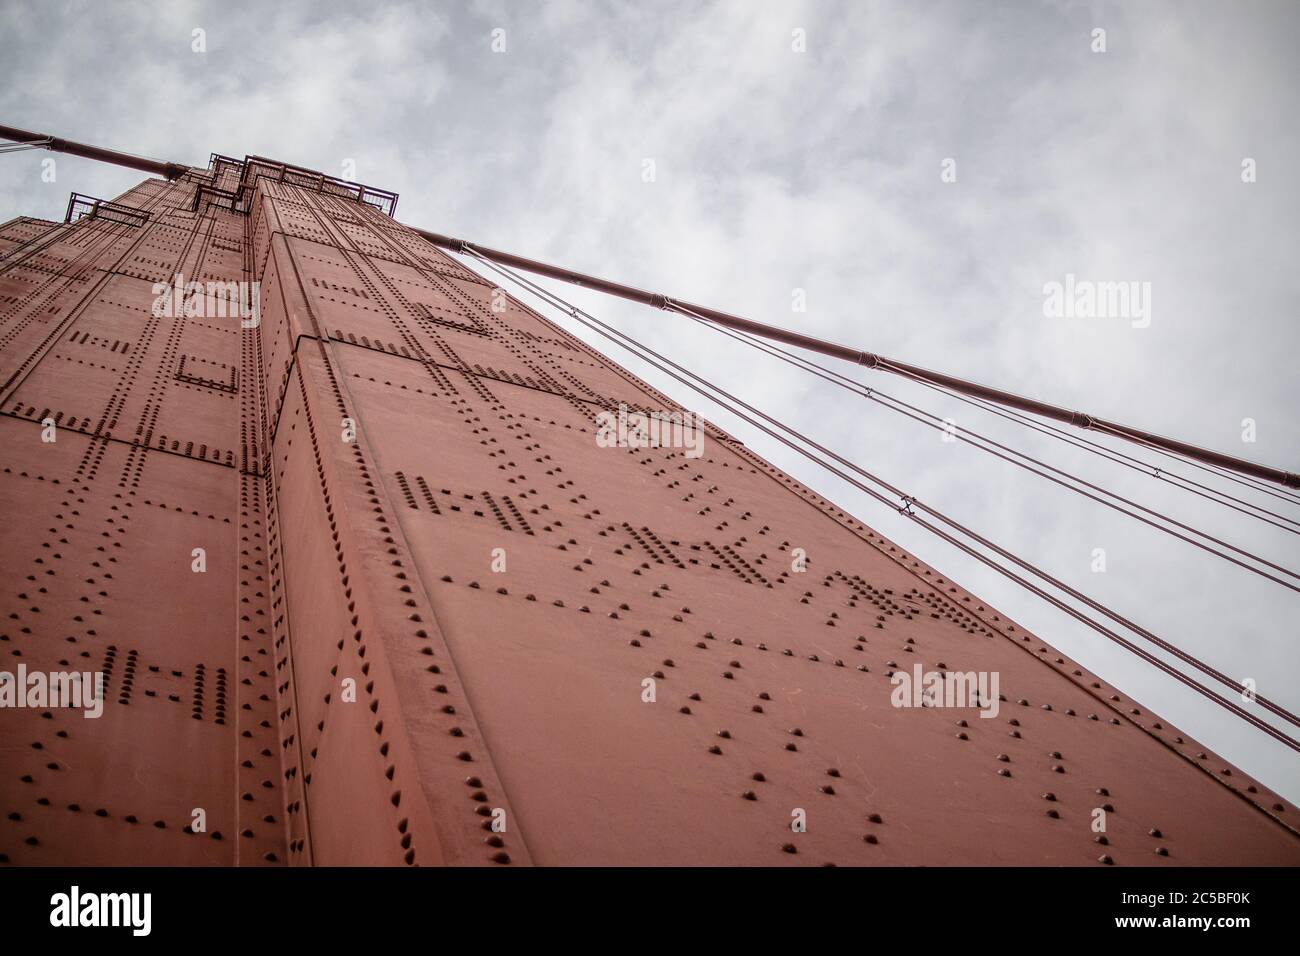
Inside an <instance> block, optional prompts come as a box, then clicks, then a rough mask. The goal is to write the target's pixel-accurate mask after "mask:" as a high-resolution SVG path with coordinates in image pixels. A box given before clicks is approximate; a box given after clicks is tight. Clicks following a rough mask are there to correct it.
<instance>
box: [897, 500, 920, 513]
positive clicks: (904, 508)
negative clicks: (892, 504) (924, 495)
mask: <svg viewBox="0 0 1300 956" xmlns="http://www.w3.org/2000/svg"><path fill="white" fill-rule="evenodd" d="M901 500H902V504H901V505H899V507H898V513H899V514H903V515H913V516H915V514H916V512H915V511H913V510H912V501H913V499H912V498H911V497H910V496H908V495H903V497H902V499H901Z"/></svg>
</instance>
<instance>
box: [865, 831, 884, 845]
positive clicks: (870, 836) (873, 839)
mask: <svg viewBox="0 0 1300 956" xmlns="http://www.w3.org/2000/svg"><path fill="white" fill-rule="evenodd" d="M862 842H863V843H870V844H871V845H873V846H874V845H875V844H877V843H879V842H880V841H879V840H877V839H876V835H875V834H874V833H868V834H867V835H866V836H864V837H863V838H862Z"/></svg>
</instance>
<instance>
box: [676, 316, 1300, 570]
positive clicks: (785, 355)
mask: <svg viewBox="0 0 1300 956" xmlns="http://www.w3.org/2000/svg"><path fill="white" fill-rule="evenodd" d="M687 314H690V313H687ZM692 317H693V318H696V321H698V322H700V323H701V324H703V325H707V326H708V327H709V328H712V329H714V330H716V331H718V332H721V333H722V334H724V335H727V336H730V337H731V338H734V339H738V340H740V341H742V342H744V344H746V345H750V346H752V347H753V348H757V349H759V350H760V351H762V352H766V353H767V354H769V355H772V356H773V357H775V358H778V359H781V360H782V361H784V362H786V363H787V364H790V365H794V366H795V367H796V368H802V369H803V370H804V371H808V372H812V373H813V374H814V375H817V376H818V377H819V378H823V379H825V380H826V381H829V382H831V383H832V384H834V385H838V386H840V387H841V388H844V389H846V390H848V391H851V392H853V393H855V394H857V395H861V396H862V397H864V398H867V399H870V400H872V401H875V402H877V403H878V404H880V405H883V406H884V407H886V408H889V409H891V410H892V411H896V412H899V413H900V414H902V415H905V416H906V417H908V418H911V419H913V420H915V421H919V422H921V423H922V424H924V425H927V426H929V427H932V428H937V429H939V430H941V431H943V430H945V424H946V423H945V420H944V419H942V418H940V417H939V416H938V415H935V414H934V413H933V412H928V411H926V410H925V409H923V408H918V407H917V406H915V405H911V404H909V403H907V402H904V401H903V400H902V399H898V398H894V397H893V396H890V395H887V394H886V393H884V392H882V391H881V390H880V389H878V388H868V387H867V386H864V385H861V384H859V383H858V382H855V381H853V380H852V379H850V378H846V377H845V376H842V375H838V374H837V373H835V372H832V371H831V370H829V369H826V368H825V367H824V366H821V365H818V364H817V363H816V362H812V361H809V360H808V359H804V358H803V357H802V356H799V355H796V354H794V353H792V352H788V351H786V350H785V349H782V348H780V347H778V346H773V345H769V344H768V343H766V342H763V341H761V340H758V339H754V338H752V337H750V336H748V335H747V334H746V333H744V332H738V333H737V332H731V331H730V330H728V329H725V328H722V327H720V326H716V325H714V324H713V323H711V322H709V321H708V320H707V319H706V318H704V317H703V316H698V317H697V316H693V315H692ZM742 336H743V338H742ZM778 353H779V354H778ZM823 373H827V374H823ZM831 376H834V377H831ZM926 418H928V419H932V421H925V419H926ZM966 436H974V438H977V439H979V441H981V442H985V443H987V446H991V447H987V446H986V445H981V444H979V443H978V442H976V441H972V440H971V439H970V438H968V437H966ZM953 437H954V438H956V439H958V440H960V441H963V442H965V443H967V444H969V445H971V446H972V447H975V448H979V449H980V450H981V451H985V452H988V453H989V454H991V455H993V456H994V457H996V458H1001V459H1002V460H1003V461H1007V462H1010V463H1011V464H1013V465H1016V466H1017V467H1019V468H1023V469H1025V470H1026V471H1028V472H1030V473H1032V474H1035V475H1038V476H1039V477H1042V478H1046V479H1047V480H1048V481H1051V482H1053V483H1055V484H1058V485H1060V486H1061V487H1063V488H1068V489H1070V490H1071V491H1074V492H1076V493H1077V494H1080V495H1083V496H1084V497H1085V498H1089V499H1091V500H1092V501H1096V502H1098V503H1099V504H1102V505H1105V506H1106V507H1108V508H1111V509H1112V510H1114V511H1118V512H1119V513H1120V514H1123V515H1126V516H1128V517H1131V518H1134V519H1135V520H1137V521H1140V522H1142V523H1143V524H1146V525H1149V526H1151V527H1153V528H1156V529H1157V530H1160V531H1163V532H1165V533H1166V534H1169V535H1171V536H1173V537H1175V538H1178V539H1179V540H1180V541H1185V542H1187V543H1188V544H1191V545H1193V546H1195V547H1197V548H1200V549H1201V550H1203V551H1208V552H1209V553H1210V554H1213V555H1215V556H1216V557H1219V558H1222V559H1223V560H1225V561H1229V562H1231V563H1233V564H1235V565H1237V566H1238V567H1241V568H1244V569H1245V570H1247V571H1250V572H1251V573H1253V574H1258V575H1259V576H1260V577H1263V578H1267V579H1268V580H1270V581H1273V582H1274V583H1276V584H1281V585H1282V586H1283V587H1287V588H1290V589H1291V590H1293V591H1296V592H1298V593H1300V587H1296V586H1295V585H1292V584H1289V583H1287V582H1286V581H1282V580H1279V579H1278V578H1275V577H1274V576H1273V575H1271V574H1268V573H1266V572H1263V571H1260V570H1259V569H1258V568H1253V567H1251V566H1250V565H1248V564H1245V563H1244V562H1241V561H1238V560H1236V559H1235V558H1232V557H1231V556H1229V555H1226V554H1224V553H1223V552H1221V551H1217V550H1215V549H1214V548H1211V547H1208V546H1207V545H1204V544H1202V543H1201V542H1199V541H1193V540H1192V539H1190V538H1188V537H1186V536H1185V535H1181V534H1179V533H1178V532H1176V531H1173V530H1171V529H1169V528H1167V527H1165V526H1164V525H1160V524H1156V523H1155V522H1153V521H1151V520H1149V519H1147V518H1143V517H1142V516H1141V515H1138V514H1135V513H1133V512H1131V511H1128V510H1126V509H1124V508H1121V507H1119V506H1118V505H1115V504H1113V503H1111V502H1109V501H1104V500H1103V499H1101V498H1098V497H1097V496H1096V495H1093V494H1089V493H1088V492H1087V491H1084V490H1083V489H1082V488H1078V487H1075V486H1074V485H1070V484H1067V483H1066V482H1064V481H1062V480H1061V479H1059V478H1055V477H1053V476H1052V475H1049V474H1047V473H1046V472H1043V471H1040V470H1038V469H1037V468H1033V467H1031V466H1030V465H1027V464H1024V462H1022V461H1016V460H1014V459H1012V458H1010V457H1008V455H1015V456H1016V457H1018V458H1021V459H1024V461H1025V462H1032V463H1033V464H1034V465H1039V466H1041V467H1042V468H1046V469H1047V470H1048V471H1051V472H1054V473H1055V474H1057V475H1062V476H1064V477H1066V478H1069V479H1070V480H1071V481H1076V482H1078V483H1079V484H1080V485H1082V486H1084V487H1085V488H1090V489H1092V490H1093V491H1096V492H1099V493H1100V494H1104V495H1109V496H1110V497H1112V498H1114V499H1115V500H1116V501H1121V502H1123V503H1124V504H1127V505H1131V506H1132V507H1134V508H1137V509H1138V510H1139V511H1143V512H1145V513H1146V514H1149V515H1153V516H1155V517H1157V518H1160V519H1161V520H1163V521H1168V522H1169V523H1170V524H1172V525H1174V526H1176V527H1179V528H1182V529H1183V530H1185V531H1188V532H1191V533H1192V534H1196V535H1199V536H1201V537H1202V538H1205V539H1206V540H1207V541H1212V542H1214V543H1215V544H1219V545H1222V546H1223V547H1225V548H1228V549H1229V550H1231V551H1235V552H1236V553H1237V554H1240V555H1243V556H1244V557H1247V558H1250V559H1251V560H1253V561H1257V562H1259V563H1260V564H1263V565H1265V566H1267V567H1270V568H1273V569H1274V570H1276V571H1280V572H1281V573H1283V574H1286V575H1289V576H1290V577H1293V578H1296V579H1300V574H1297V573H1296V572H1295V571H1292V570H1291V569H1289V568H1285V567H1283V566H1281V565H1279V564H1275V563H1273V562H1271V561H1269V560H1267V559H1265V558H1262V557H1260V556H1259V555H1257V554H1254V553H1253V552H1250V551H1246V550H1244V549H1242V548H1239V547H1237V546H1236V545H1233V544H1229V543H1228V542H1226V541H1223V540H1221V539H1219V538H1216V537H1214V536H1213V535H1211V534H1208V533H1206V532H1204V531H1201V530H1200V529H1198V528H1193V527H1192V526H1190V525H1187V524H1184V523H1183V522H1181V521H1178V520H1177V519H1175V518H1172V517H1170V516H1168V515H1166V514H1163V513H1162V512H1159V511H1155V510H1153V509H1151V508H1147V507H1146V506H1144V505H1141V504H1138V503H1137V502H1135V501H1132V500H1130V499H1128V498H1125V497H1124V496H1122V495H1119V494H1116V493H1115V492H1113V491H1109V490H1107V489H1105V488H1102V487H1100V486H1098V485H1095V484H1093V483H1091V482H1089V481H1086V480H1085V479H1083V478H1081V477H1079V476H1078V475H1074V474H1071V473H1070V472H1067V471H1064V470H1062V469H1060V468H1056V467H1054V466H1052V465H1049V464H1047V463H1046V462H1044V461H1041V460H1039V459H1037V458H1034V457H1033V456H1031V455H1027V454H1025V453H1024V452H1020V451H1017V450H1016V449H1014V448H1010V447H1008V446H1007V445H1003V444H1001V443H1000V442H997V441H995V440H993V439H992V438H989V437H987V436H985V435H981V434H980V433H979V432H976V431H973V430H971V429H967V428H963V429H960V430H956V431H955V432H954V435H953ZM994 449H999V450H994ZM1003 452H1006V453H1007V454H1003ZM1210 500H1215V499H1210ZM1228 507H1233V506H1231V505H1228ZM1233 510H1236V511H1241V510H1242V509H1240V508H1234V509H1233ZM1243 514H1247V515H1249V514H1250V513H1249V512H1243ZM1250 516H1251V517H1255V518H1259V520H1261V521H1264V522H1266V523H1267V524H1271V525H1275V526H1276V527H1278V528H1281V529H1282V530H1283V531H1292V529H1290V528H1286V527H1283V526H1282V525H1279V524H1277V523H1276V522H1274V521H1269V520H1268V519H1267V518H1262V517H1259V516H1258V515H1250ZM1292 533H1295V534H1300V531H1292Z"/></svg>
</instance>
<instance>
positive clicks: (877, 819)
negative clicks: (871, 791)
mask: <svg viewBox="0 0 1300 956" xmlns="http://www.w3.org/2000/svg"><path fill="white" fill-rule="evenodd" d="M867 820H868V821H869V822H871V823H884V822H885V821H884V819H883V818H882V817H881V816H880V814H879V813H868V814H867Z"/></svg>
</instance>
